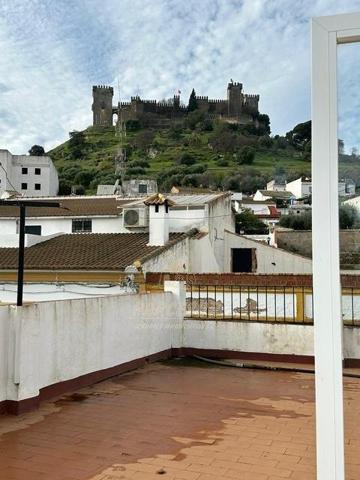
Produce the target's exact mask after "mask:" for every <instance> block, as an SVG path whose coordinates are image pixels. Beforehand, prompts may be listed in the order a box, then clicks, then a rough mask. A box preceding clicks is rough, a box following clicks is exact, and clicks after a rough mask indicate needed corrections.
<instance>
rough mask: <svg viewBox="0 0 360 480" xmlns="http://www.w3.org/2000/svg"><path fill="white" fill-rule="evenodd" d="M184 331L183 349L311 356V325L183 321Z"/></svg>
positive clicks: (312, 341) (312, 340)
mask: <svg viewBox="0 0 360 480" xmlns="http://www.w3.org/2000/svg"><path fill="white" fill-rule="evenodd" d="M183 331H184V334H183V346H184V347H191V348H203V349H215V350H234V351H239V352H256V353H273V354H286V355H313V343H314V339H313V327H312V326H310V325H308V326H304V325H281V324H273V323H256V322H228V321H225V322H221V321H204V320H184V327H183ZM359 338H360V336H359ZM359 353H360V352H359Z"/></svg>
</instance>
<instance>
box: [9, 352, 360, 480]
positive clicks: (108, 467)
mask: <svg viewBox="0 0 360 480" xmlns="http://www.w3.org/2000/svg"><path fill="white" fill-rule="evenodd" d="M345 412H346V461H347V477H346V478H347V480H355V479H359V478H360V456H359V447H360V425H359V414H360V380H358V379H356V378H351V379H349V378H347V379H345ZM160 478H163V479H164V480H170V479H171V480H175V479H177V480H219V479H220V480H221V479H239V480H283V479H290V480H311V479H315V449H314V376H313V375H312V374H308V373H293V372H274V371H262V370H249V369H236V368H229V367H220V366H210V367H208V366H207V365H206V364H202V363H198V362H194V361H183V360H182V361H175V360H173V361H171V362H167V363H157V364H152V365H148V366H147V367H145V368H143V369H140V370H137V371H134V372H132V373H129V374H126V375H122V376H119V377H115V378H113V379H111V380H108V381H104V382H102V383H99V384H97V385H95V386H93V387H91V388H86V389H82V390H79V391H78V392H76V393H73V394H71V395H65V396H63V397H61V398H60V399H57V400H56V401H53V402H46V403H44V404H42V406H41V408H40V409H39V410H38V411H36V412H32V413H29V414H26V415H23V416H21V417H10V416H5V417H0V479H1V480H45V479H46V480H90V479H91V480H119V479H132V480H159V479H160Z"/></svg>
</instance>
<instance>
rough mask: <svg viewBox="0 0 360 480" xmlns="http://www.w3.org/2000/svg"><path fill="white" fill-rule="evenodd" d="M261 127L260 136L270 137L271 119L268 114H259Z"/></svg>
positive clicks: (259, 129)
mask: <svg viewBox="0 0 360 480" xmlns="http://www.w3.org/2000/svg"><path fill="white" fill-rule="evenodd" d="M257 119H258V121H259V123H260V125H259V128H258V133H257V134H258V135H270V133H271V129H270V117H269V115H266V113H259V114H258V117H257Z"/></svg>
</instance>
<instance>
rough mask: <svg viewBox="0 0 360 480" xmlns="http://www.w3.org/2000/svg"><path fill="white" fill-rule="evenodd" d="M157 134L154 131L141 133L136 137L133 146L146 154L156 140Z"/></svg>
mask: <svg viewBox="0 0 360 480" xmlns="http://www.w3.org/2000/svg"><path fill="white" fill-rule="evenodd" d="M155 135H156V132H155V131H154V130H143V131H141V132H139V133H138V134H137V135H136V137H134V139H133V141H132V145H133V146H134V147H135V148H137V149H138V150H141V151H142V152H146V150H148V149H149V148H150V147H151V145H152V143H153V141H154V138H155Z"/></svg>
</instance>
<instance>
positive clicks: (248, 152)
mask: <svg viewBox="0 0 360 480" xmlns="http://www.w3.org/2000/svg"><path fill="white" fill-rule="evenodd" d="M235 158H236V161H237V163H239V164H240V165H251V164H252V163H254V159H255V149H254V148H252V147H242V148H241V149H240V150H239V151H238V152H237V153H236V154H235Z"/></svg>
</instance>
